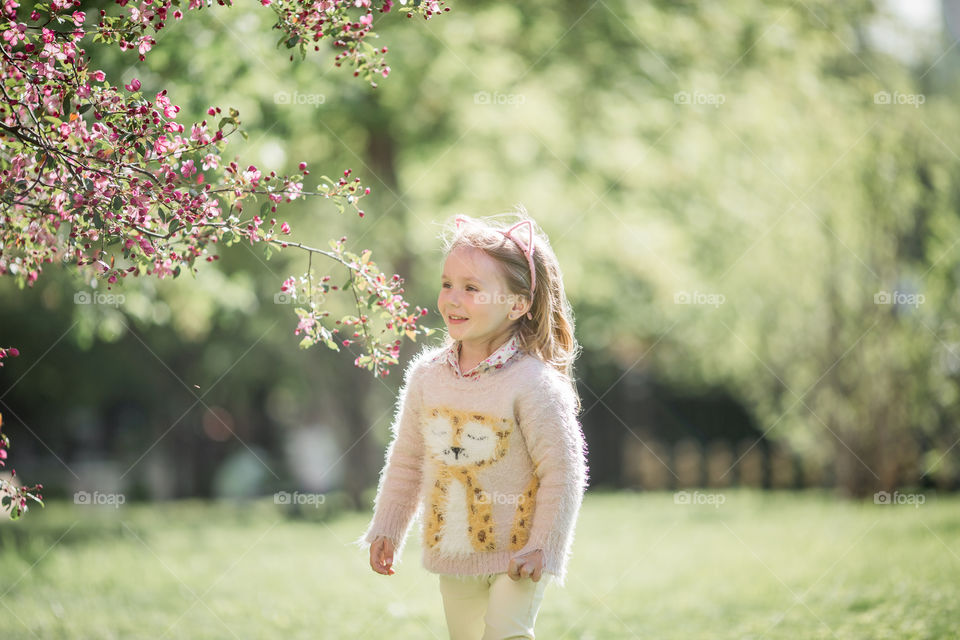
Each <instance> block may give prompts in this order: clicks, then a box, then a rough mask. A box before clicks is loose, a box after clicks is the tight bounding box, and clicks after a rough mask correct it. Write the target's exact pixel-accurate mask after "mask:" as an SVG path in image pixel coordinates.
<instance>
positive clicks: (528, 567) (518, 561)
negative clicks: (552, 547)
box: [507, 549, 543, 582]
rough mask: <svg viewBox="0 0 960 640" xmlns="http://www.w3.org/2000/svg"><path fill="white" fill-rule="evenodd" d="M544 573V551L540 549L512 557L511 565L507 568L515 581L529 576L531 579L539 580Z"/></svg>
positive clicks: (508, 573)
mask: <svg viewBox="0 0 960 640" xmlns="http://www.w3.org/2000/svg"><path fill="white" fill-rule="evenodd" d="M542 573H543V551H541V550H540V549H534V550H533V551H529V552H527V553H525V554H523V555H522V556H514V557H513V558H510V566H509V567H508V568H507V575H508V576H510V578H511V579H512V580H514V581H516V580H520V579H521V578H526V577H528V576H529V577H530V579H531V580H533V581H534V582H538V581H539V580H540V575H541V574H542Z"/></svg>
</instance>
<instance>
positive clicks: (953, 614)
mask: <svg viewBox="0 0 960 640" xmlns="http://www.w3.org/2000/svg"><path fill="white" fill-rule="evenodd" d="M707 493H709V492H703V493H701V494H699V497H700V498H703V497H704V494H707ZM691 494H692V496H693V499H692V500H691V502H697V501H698V495H696V494H693V492H691ZM720 495H722V498H723V503H722V504H716V501H713V502H714V504H710V503H704V501H702V500H701V503H700V504H677V503H676V502H675V500H674V494H673V493H670V492H656V493H596V492H591V493H589V494H588V496H587V499H586V501H585V503H584V507H583V511H582V512H581V520H580V524H579V527H578V529H577V536H576V541H575V543H574V557H573V559H572V561H571V565H570V574H569V578H568V583H567V586H566V587H565V588H559V587H558V586H557V585H555V584H553V585H550V586H549V587H548V589H547V592H546V596H545V599H544V604H543V606H542V608H541V610H540V617H539V618H538V621H537V637H538V638H540V639H541V640H560V639H563V638H568V639H574V638H579V639H583V640H586V639H596V640H606V639H614V638H644V639H646V638H657V639H659V638H678V639H681V638H682V639H685V640H686V639H690V638H783V639H791V640H793V639H796V638H839V639H853V638H863V639H868V638H869V639H871V640H876V639H881V638H895V639H897V640H905V639H920V638H954V637H957V634H958V629H960V579H958V573H960V498H958V497H956V496H945V497H944V496H941V497H938V496H936V495H932V494H931V495H928V496H927V498H926V502H925V503H924V504H922V505H919V506H914V505H908V504H893V505H876V504H874V503H873V501H872V500H870V501H868V502H849V501H841V500H836V499H834V498H832V497H831V495H830V494H828V493H823V492H804V493H790V492H775V493H764V492H760V491H753V490H722V493H721V494H720ZM367 518H368V516H367V515H366V514H356V513H350V514H346V515H341V516H337V517H334V518H332V519H330V520H327V521H316V520H303V519H290V518H288V517H286V516H285V515H284V514H283V512H282V511H281V507H279V506H277V505H274V504H273V502H272V500H270V499H267V500H263V501H258V502H256V503H249V504H247V505H244V506H240V505H234V504H231V503H205V502H202V501H189V502H174V503H163V504H158V505H153V506H150V505H139V504H137V505H127V506H124V507H121V508H120V509H113V508H109V507H103V508H101V507H91V506H75V505H73V504H72V503H68V502H50V503H48V504H47V506H46V507H45V508H43V509H40V508H36V509H31V511H30V512H29V513H28V514H27V516H26V518H25V519H24V520H22V521H19V522H4V523H2V524H0V604H2V606H0V638H5V639H6V638H10V639H18V638H58V639H61V638H63V639H72V638H98V639H107V638H163V637H167V638H190V639H194V638H243V639H244V640H245V639H247V638H350V639H357V638H371V639H378V640H379V639H381V638H383V639H386V638H391V639H394V638H396V639H401V638H416V639H422V638H426V639H429V638H439V639H441V640H445V639H446V638H447V635H446V627H445V624H444V620H443V612H442V606H441V602H440V595H439V592H438V591H437V588H436V576H435V575H433V574H430V573H428V572H426V571H425V570H424V569H423V568H422V567H420V565H419V554H420V546H419V540H418V538H417V536H416V533H417V530H416V527H415V528H414V530H413V532H412V534H411V536H410V538H409V544H408V545H407V548H406V550H405V552H404V556H403V558H402V559H401V561H400V562H399V564H397V565H396V566H395V568H396V570H397V573H396V575H393V576H389V577H385V576H380V575H377V574H375V573H373V572H372V571H371V570H370V569H369V567H368V566H367V557H366V553H365V552H364V551H362V550H360V549H357V548H356V547H353V546H351V545H350V541H351V540H353V539H355V538H357V537H358V536H359V535H360V534H361V533H362V532H363V530H364V527H365V525H366V524H367Z"/></svg>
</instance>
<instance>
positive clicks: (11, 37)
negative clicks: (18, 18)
mask: <svg viewBox="0 0 960 640" xmlns="http://www.w3.org/2000/svg"><path fill="white" fill-rule="evenodd" d="M10 24H12V25H13V29H7V30H6V31H4V32H3V39H4V40H6V41H7V42H9V43H10V44H11V45H15V44H17V42H19V41H20V40H25V39H26V36H24V35H23V34H24V33H26V31H27V25H25V24H23V23H22V22H21V23H18V24H14V23H12V22H11V23H10Z"/></svg>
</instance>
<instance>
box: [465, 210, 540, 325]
mask: <svg viewBox="0 0 960 640" xmlns="http://www.w3.org/2000/svg"><path fill="white" fill-rule="evenodd" d="M455 220H456V222H457V229H459V228H460V224H461V223H463V222H466V218H464V217H463V216H457V217H456V218H455ZM522 225H527V230H528V231H529V236H528V237H527V242H526V244H524V243H523V242H521V241H520V239H519V238H516V237H514V236H513V230H514V229H516V228H517V227H519V226H522ZM497 231H499V232H500V233H502V234H503V235H505V236H506V237H508V238H510V239H511V240H513V241H514V242H516V243H517V246H519V247H520V249H521V250H522V251H523V255H525V256H527V264H529V265H530V300H531V301H532V300H533V292H534V291H535V290H536V288H537V270H536V269H535V268H534V266H533V250H534V246H533V223H532V222H531V221H530V220H523V221H521V222H518V223H517V224H515V225H513V226H512V227H510V228H509V229H507V230H506V231H504V230H502V229H497ZM527 318H528V319H530V320H533V316H532V315H530V312H529V311H528V312H527Z"/></svg>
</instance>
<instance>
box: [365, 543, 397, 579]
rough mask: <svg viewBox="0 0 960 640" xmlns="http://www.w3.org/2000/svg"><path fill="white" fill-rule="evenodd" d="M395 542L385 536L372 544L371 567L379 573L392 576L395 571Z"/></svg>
mask: <svg viewBox="0 0 960 640" xmlns="http://www.w3.org/2000/svg"><path fill="white" fill-rule="evenodd" d="M393 551H394V548H393V541H392V540H390V538H386V537H384V536H377V537H376V538H374V540H373V542H372V543H371V544H370V567H371V568H372V569H373V570H374V571H376V572H377V573H382V574H383V575H385V576H392V575H393V574H394V573H396V571H394V570H393Z"/></svg>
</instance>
